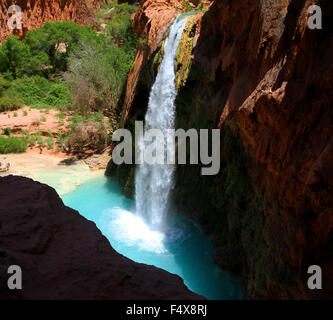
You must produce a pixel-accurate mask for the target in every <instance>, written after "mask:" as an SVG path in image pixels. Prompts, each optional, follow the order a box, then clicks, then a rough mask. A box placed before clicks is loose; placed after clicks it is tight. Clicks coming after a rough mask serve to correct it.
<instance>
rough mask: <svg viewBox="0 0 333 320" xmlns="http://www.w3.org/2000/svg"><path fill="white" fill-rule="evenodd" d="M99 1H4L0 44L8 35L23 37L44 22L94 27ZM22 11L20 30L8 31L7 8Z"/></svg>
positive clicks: (1, 5)
mask: <svg viewBox="0 0 333 320" xmlns="http://www.w3.org/2000/svg"><path fill="white" fill-rule="evenodd" d="M100 2H101V0H85V1H80V0H52V1H43V0H16V1H12V0H4V1H1V2H0V42H2V41H4V40H5V39H6V37H8V36H9V35H13V34H15V35H18V36H20V37H23V36H24V35H25V34H26V33H27V32H28V31H29V30H32V29H37V28H40V27H42V26H43V25H44V24H45V22H51V21H65V20H69V21H74V22H77V23H79V24H82V25H91V26H93V27H95V26H96V14H95V11H96V9H97V8H98V7H99V5H100ZM13 4H15V5H17V6H20V7H21V9H22V29H21V30H18V29H17V30H10V29H9V27H8V26H7V22H8V18H9V15H8V8H9V7H10V6H11V5H13Z"/></svg>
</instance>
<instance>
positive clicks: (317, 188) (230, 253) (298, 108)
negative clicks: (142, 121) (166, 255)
mask: <svg viewBox="0 0 333 320" xmlns="http://www.w3.org/2000/svg"><path fill="white" fill-rule="evenodd" d="M313 4H318V5H320V6H321V8H322V12H323V30H310V29H309V28H308V27H307V22H308V14H307V10H308V8H309V6H310V5H313ZM147 6H149V9H148V8H147ZM141 10H142V11H144V12H148V11H149V10H150V12H152V11H154V12H155V14H156V16H162V15H163V11H162V9H161V11H159V9H158V8H156V7H153V5H152V4H149V1H145V2H144V3H143V5H142V7H141ZM168 10H172V9H168ZM332 14H333V4H332V2H331V1H329V0H317V1H309V0H285V1H284V0H281V1H273V0H264V1H256V0H250V1H234V0H233V1H229V0H225V1H215V2H214V4H213V5H212V6H211V8H210V9H209V11H208V12H206V13H205V14H203V15H201V17H198V18H197V20H196V22H195V28H193V30H194V29H195V36H194V38H193V40H191V39H189V37H193V34H192V35H191V33H188V35H187V40H186V41H184V45H185V47H184V48H185V49H186V45H187V44H191V45H192V46H193V51H192V57H191V63H190V66H189V68H190V70H189V71H188V70H187V69H186V66H184V65H183V64H182V63H181V64H182V65H179V66H177V70H180V69H182V70H185V74H188V76H187V78H186V79H183V74H179V73H178V75H177V79H180V80H181V81H180V82H179V84H180V85H179V86H178V87H179V93H178V97H177V127H182V128H185V129H186V128H220V129H221V135H222V147H221V158H222V161H221V171H220V174H219V175H218V176H216V177H201V176H200V168H197V167H194V166H178V168H177V185H176V188H175V190H174V192H173V196H172V198H173V202H174V203H175V204H177V205H178V206H179V207H182V210H183V211H187V212H188V214H189V215H191V216H192V217H194V218H195V219H197V220H198V221H199V222H200V223H201V225H202V226H203V227H204V228H205V230H206V231H207V232H208V233H209V234H210V235H211V237H212V241H213V243H214V245H215V248H216V261H217V262H218V263H219V264H220V265H221V266H222V267H223V268H225V269H228V270H231V271H233V272H234V273H236V274H239V275H240V277H241V279H242V280H243V283H244V285H245V292H246V296H247V297H248V298H270V299H301V298H315V299H316V298H318V299H319V298H325V297H326V298H327V297H330V298H332V296H333V292H332V291H333V275H332V270H333V269H332V264H333V262H332V261H333V256H332V252H333V232H332V229H333V203H332V199H333V197H332V196H333V188H332V187H333V185H332V181H333V176H332V172H333V165H332V161H331V160H332V155H333V152H332V143H333V140H332V137H333V132H332V130H333V129H332V128H333V127H332V123H333V116H332V112H331V111H330V108H331V106H332V100H333V97H332V89H333V88H332V81H331V80H332V79H331V77H332V74H333V73H332V71H333V70H332V69H333V64H332V59H331V58H330V57H331V56H332V52H333V45H332V43H333V42H332V33H331V30H332V25H331V21H333V20H332V18H333V17H332ZM151 15H152V13H151ZM138 17H139V16H137V17H136V22H135V23H134V24H136V23H146V26H147V27H148V26H149V25H150V24H149V23H148V21H146V20H142V21H141V20H138ZM141 29H144V26H143V25H142V26H141ZM160 30H162V29H160ZM155 34H159V33H158V32H155ZM155 39H157V38H156V37H155ZM151 43H154V41H153V40H152V41H150V42H148V45H149V46H150V45H151ZM147 50H148V49H147ZM185 51H186V50H185ZM150 52H153V54H152V55H153V56H154V53H155V52H156V47H155V46H152V50H150ZM186 56H188V54H186V55H185V56H184V57H181V53H179V56H178V58H177V60H178V62H179V61H185V62H186V61H187V59H186ZM142 59H143V60H144V59H145V56H142ZM153 61H154V59H153V58H151V59H150V60H148V65H151V63H152V62H153ZM144 62H146V61H141V62H140V63H141V64H143V63H144ZM179 68H180V69H179ZM146 69H148V70H149V67H148V68H147V67H146ZM144 74H145V75H146V74H147V73H144ZM151 75H152V76H153V75H154V73H151ZM131 76H132V78H137V80H136V81H135V82H131V79H130V81H129V85H130V86H131V85H132V86H133V87H131V90H129V91H128V93H129V95H128V96H127V100H126V101H127V105H126V108H127V109H126V113H125V116H126V115H129V117H128V121H127V124H131V121H132V119H133V118H134V117H138V115H140V116H141V115H142V114H144V108H145V106H146V101H147V92H148V94H149V90H147V89H146V88H145V86H142V84H141V83H142V81H141V80H142V72H141V73H140V72H137V70H135V69H133V70H132V75H131ZM138 79H139V80H140V81H138ZM184 80H186V81H184ZM152 81H153V80H152ZM152 81H151V82H152ZM142 88H145V90H141V89H142ZM132 108H133V109H132ZM140 110H141V112H140ZM142 110H143V111H142ZM123 115H124V114H123ZM132 171H133V170H132ZM125 175H126V170H125V169H121V181H124V182H125V183H126V188H127V190H128V189H129V188H128V182H129V181H130V180H131V179H132V178H131V179H126V177H125ZM313 264H318V265H319V266H321V267H322V269H323V282H325V283H326V285H325V286H324V289H323V290H317V291H316V290H315V291H310V290H308V289H307V279H308V277H309V275H308V274H307V269H308V267H309V266H310V265H313Z"/></svg>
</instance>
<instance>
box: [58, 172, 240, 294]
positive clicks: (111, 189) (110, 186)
mask: <svg viewBox="0 0 333 320" xmlns="http://www.w3.org/2000/svg"><path fill="white" fill-rule="evenodd" d="M62 199H63V201H64V203H65V205H67V206H69V207H71V208H73V209H75V210H77V211H79V212H80V214H82V215H83V216H84V217H85V218H87V219H89V220H91V221H93V222H95V223H96V225H97V227H98V228H99V229H100V230H101V232H102V233H103V235H104V236H105V237H106V238H107V239H108V240H109V241H110V244H111V245H112V247H113V248H114V249H115V250H116V251H117V252H119V253H120V254H122V255H124V256H126V257H128V258H130V259H132V260H134V261H136V262H140V263H145V264H148V265H154V266H156V267H159V268H161V269H164V270H167V271H169V272H171V273H175V274H178V275H179V276H180V277H181V278H183V280H184V283H185V285H186V286H187V287H188V288H189V289H190V290H192V291H194V292H196V293H198V294H200V295H202V296H204V297H206V298H207V299H214V300H215V299H216V300H219V299H221V300H234V299H241V298H242V290H241V286H240V284H239V282H238V281H237V280H236V279H234V278H233V277H232V276H231V275H229V274H228V273H226V272H224V271H222V270H221V269H220V268H219V267H218V266H217V265H215V264H214V263H213V258H212V256H213V247H212V245H211V243H210V241H209V238H208V236H207V235H205V234H204V233H203V232H202V231H201V229H200V227H199V226H198V225H196V224H195V223H194V222H192V221H191V220H189V219H187V218H186V217H184V216H182V215H180V214H174V213H172V212H168V213H167V216H168V219H167V221H166V222H165V226H164V228H163V231H159V230H154V229H152V228H151V227H150V226H149V225H148V224H146V223H145V222H144V221H143V220H142V219H141V218H140V217H138V216H137V215H135V214H134V213H133V212H134V202H133V201H132V200H129V199H126V198H125V197H124V196H123V195H122V192H121V188H120V185H119V184H118V182H117V180H116V179H110V178H106V177H104V176H100V177H97V178H94V179H91V180H89V181H88V182H85V183H84V184H82V185H81V186H79V187H78V188H77V189H76V190H75V191H73V192H71V193H68V194H66V195H64V196H62ZM138 298H139V297H138Z"/></svg>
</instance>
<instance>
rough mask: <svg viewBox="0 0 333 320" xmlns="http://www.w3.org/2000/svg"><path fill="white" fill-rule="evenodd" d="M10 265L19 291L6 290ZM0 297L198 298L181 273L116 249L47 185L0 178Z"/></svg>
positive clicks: (21, 179) (25, 179)
mask: <svg viewBox="0 0 333 320" xmlns="http://www.w3.org/2000/svg"><path fill="white" fill-rule="evenodd" d="M10 265H18V266H20V267H21V268H22V290H9V289H8V287H7V280H8V278H9V277H10V275H9V274H8V273H7V270H8V267H9V266H10ZM0 299H89V300H91V299H202V298H201V297H200V296H198V295H196V294H194V293H192V292H190V291H189V290H188V289H187V288H186V287H185V285H184V283H183V281H182V279H181V278H179V277H178V276H176V275H173V274H170V273H168V272H166V271H163V270H161V269H158V268H155V267H153V266H148V265H144V264H139V263H135V262H133V261H131V260H129V259H127V258H125V257H124V256H122V255H120V254H118V253H117V252H116V251H115V250H114V249H113V248H112V247H111V245H110V243H109V242H108V240H107V239H106V238H105V237H104V236H103V235H102V234H101V232H100V231H99V230H98V229H97V227H96V225H95V224H94V223H93V222H90V221H88V220H86V219H85V218H83V217H82V216H81V215H80V214H79V213H78V212H76V211H74V210H72V209H70V208H68V207H66V206H64V204H63V202H62V201H61V199H60V198H59V196H58V195H57V193H56V192H55V191H54V190H53V189H52V188H50V187H48V186H46V185H43V184H40V183H37V182H34V181H32V180H31V179H27V178H23V177H15V176H8V177H5V178H0Z"/></svg>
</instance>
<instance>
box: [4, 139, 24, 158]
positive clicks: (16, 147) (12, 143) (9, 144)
mask: <svg viewBox="0 0 333 320" xmlns="http://www.w3.org/2000/svg"><path fill="white" fill-rule="evenodd" d="M26 149H27V140H26V139H24V138H16V137H8V138H5V137H1V136H0V153H1V154H7V153H22V152H25V151H26Z"/></svg>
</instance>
